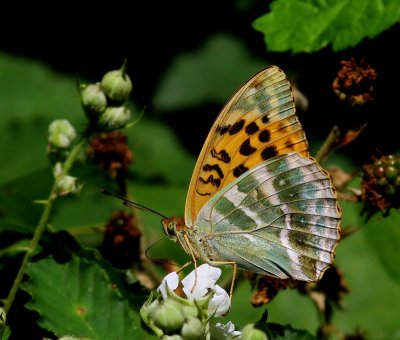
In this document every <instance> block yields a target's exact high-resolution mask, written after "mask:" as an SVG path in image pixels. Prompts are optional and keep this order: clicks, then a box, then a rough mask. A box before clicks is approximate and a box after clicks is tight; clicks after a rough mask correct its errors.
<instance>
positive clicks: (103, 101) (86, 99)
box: [80, 83, 107, 121]
mask: <svg viewBox="0 0 400 340" xmlns="http://www.w3.org/2000/svg"><path fill="white" fill-rule="evenodd" d="M80 89H81V101H82V106H83V108H84V109H85V113H86V116H87V117H88V118H89V120H95V121H97V118H98V117H99V116H100V114H101V113H103V112H104V110H105V109H106V107H107V98H106V96H105V94H104V92H103V91H102V90H101V88H100V83H96V84H89V85H81V86H80Z"/></svg>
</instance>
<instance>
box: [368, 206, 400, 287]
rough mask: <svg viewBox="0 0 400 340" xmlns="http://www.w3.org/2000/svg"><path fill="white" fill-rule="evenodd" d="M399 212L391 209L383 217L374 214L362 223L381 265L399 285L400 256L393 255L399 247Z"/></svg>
mask: <svg viewBox="0 0 400 340" xmlns="http://www.w3.org/2000/svg"><path fill="white" fill-rule="evenodd" d="M399 226H400V212H399V211H398V210H394V209H392V210H391V211H390V215H389V216H387V217H383V216H382V215H381V214H378V213H377V214H374V215H373V216H372V217H371V218H370V219H368V220H367V222H366V223H365V225H364V230H363V231H364V234H365V237H366V239H367V241H368V243H369V244H370V245H371V248H372V249H373V250H374V251H375V253H376V255H377V256H378V259H379V260H380V262H381V265H382V267H383V268H384V269H385V270H386V272H387V273H388V275H389V276H390V277H391V278H392V279H393V280H394V281H395V282H396V283H397V284H398V285H400V256H393V254H396V253H398V252H399V249H400V228H399Z"/></svg>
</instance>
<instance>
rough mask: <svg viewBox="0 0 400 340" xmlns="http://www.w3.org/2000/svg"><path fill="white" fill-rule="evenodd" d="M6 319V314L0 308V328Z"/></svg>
mask: <svg viewBox="0 0 400 340" xmlns="http://www.w3.org/2000/svg"><path fill="white" fill-rule="evenodd" d="M6 318H7V317H6V312H5V311H4V309H3V308H1V307H0V326H4V325H5V324H6Z"/></svg>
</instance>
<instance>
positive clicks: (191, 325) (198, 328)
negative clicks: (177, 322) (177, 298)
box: [181, 317, 206, 340]
mask: <svg viewBox="0 0 400 340" xmlns="http://www.w3.org/2000/svg"><path fill="white" fill-rule="evenodd" d="M205 331H206V328H205V327H204V325H203V323H202V322H201V321H200V320H199V319H197V318H194V317H189V318H188V319H187V321H186V322H185V324H184V325H183V327H182V330H181V334H182V337H183V338H184V339H185V340H201V339H204V338H205V334H204V333H205Z"/></svg>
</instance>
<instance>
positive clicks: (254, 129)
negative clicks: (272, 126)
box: [245, 122, 260, 135]
mask: <svg viewBox="0 0 400 340" xmlns="http://www.w3.org/2000/svg"><path fill="white" fill-rule="evenodd" d="M258 130H260V128H259V127H258V125H257V124H256V123H255V122H251V123H250V124H249V125H247V126H246V128H245V131H246V133H247V134H248V135H252V134H253V133H256V132H257V131H258Z"/></svg>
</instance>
